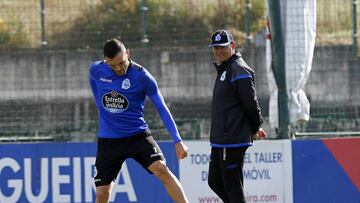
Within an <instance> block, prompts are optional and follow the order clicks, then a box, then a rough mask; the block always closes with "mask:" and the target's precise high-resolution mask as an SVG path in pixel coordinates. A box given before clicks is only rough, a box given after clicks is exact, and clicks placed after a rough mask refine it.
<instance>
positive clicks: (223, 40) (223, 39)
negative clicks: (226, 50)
mask: <svg viewBox="0 0 360 203" xmlns="http://www.w3.org/2000/svg"><path fill="white" fill-rule="evenodd" d="M231 42H234V43H235V41H234V38H233V36H232V34H231V33H230V32H229V31H227V30H218V31H216V32H214V33H213V34H212V35H211V43H210V44H209V48H210V47H215V46H219V47H225V46H227V45H229V44H230V43H231Z"/></svg>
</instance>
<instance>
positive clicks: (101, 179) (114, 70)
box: [89, 39, 188, 203]
mask: <svg viewBox="0 0 360 203" xmlns="http://www.w3.org/2000/svg"><path fill="white" fill-rule="evenodd" d="M103 51H104V57H105V60H102V61H96V62H94V63H93V64H92V65H91V67H90V74H89V81H90V86H91V89H92V92H93V95H94V97H95V101H96V106H97V108H98V116H99V132H98V148H97V155H96V163H95V167H96V170H97V174H96V176H95V178H94V180H95V185H96V202H97V203H103V202H106V203H107V202H108V201H109V197H110V193H111V188H112V182H113V181H114V180H115V178H116V177H117V175H118V173H119V171H120V169H121V165H122V164H123V162H124V161H125V160H126V159H127V158H133V159H134V160H135V161H137V162H138V163H139V164H141V165H142V166H143V167H144V168H145V169H146V170H147V171H148V172H149V173H153V174H154V175H155V176H156V177H157V178H158V179H159V180H160V181H161V182H162V183H163V184H164V186H165V188H166V190H167V192H168V194H169V195H170V197H171V198H172V199H173V200H174V201H175V202H177V203H186V202H188V200H187V198H186V196H185V193H184V190H183V188H182V186H181V185H180V182H179V180H178V179H177V178H176V177H175V176H174V174H173V173H172V172H171V171H170V170H169V168H168V167H167V166H166V163H165V158H164V155H163V154H162V152H161V149H160V148H159V146H158V144H157V143H156V142H155V140H154V139H153V137H152V136H151V133H150V130H149V127H148V124H147V123H146V121H145V119H144V101H145V97H146V96H147V97H149V98H150V100H151V101H152V103H153V104H154V106H155V107H156V109H157V111H158V112H159V114H160V117H161V119H162V121H163V123H164V125H165V127H166V128H167V130H168V132H169V133H170V136H171V137H172V139H173V141H174V144H175V150H176V155H177V157H178V159H183V158H185V157H186V156H187V151H188V148H187V146H186V145H185V144H184V143H183V142H182V139H181V137H180V135H179V132H178V130H177V128H176V125H175V122H174V119H173V118H172V116H171V114H170V112H169V109H168V108H167V106H166V104H165V102H164V99H163V97H162V95H161V93H160V91H159V89H158V86H157V83H156V81H155V79H154V78H153V76H152V75H151V74H150V73H149V72H148V71H147V70H146V69H145V68H144V67H142V66H140V65H139V64H137V63H135V62H134V61H132V60H130V58H129V57H130V53H129V50H127V49H126V48H125V46H124V44H123V43H122V42H121V41H119V40H117V39H111V40H108V41H106V42H105V44H104V49H103Z"/></svg>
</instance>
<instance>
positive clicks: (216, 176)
mask: <svg viewBox="0 0 360 203" xmlns="http://www.w3.org/2000/svg"><path fill="white" fill-rule="evenodd" d="M246 149H247V147H240V148H226V149H225V148H215V147H212V149H211V156H210V165H209V177H208V184H209V186H210V188H211V189H212V190H213V191H214V192H215V193H216V194H217V195H218V196H219V197H220V198H221V199H222V201H223V202H224V203H244V202H246V201H245V195H244V184H243V172H242V171H243V165H244V155H245V151H246Z"/></svg>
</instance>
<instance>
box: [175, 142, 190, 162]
mask: <svg viewBox="0 0 360 203" xmlns="http://www.w3.org/2000/svg"><path fill="white" fill-rule="evenodd" d="M175 151H176V156H177V158H178V159H184V158H185V157H187V155H188V152H189V148H188V147H187V146H186V145H185V144H184V142H183V141H180V142H178V143H176V144H175Z"/></svg>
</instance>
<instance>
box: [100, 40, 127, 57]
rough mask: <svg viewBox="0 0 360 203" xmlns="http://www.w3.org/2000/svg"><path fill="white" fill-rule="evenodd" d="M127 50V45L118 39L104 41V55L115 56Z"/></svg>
mask: <svg viewBox="0 0 360 203" xmlns="http://www.w3.org/2000/svg"><path fill="white" fill-rule="evenodd" d="M123 51H125V45H124V44H123V43H122V42H121V41H120V40H118V39H115V38H114V39H110V40H107V41H106V42H105V43H104V56H105V57H108V58H114V57H115V56H116V55H117V54H118V53H119V52H123Z"/></svg>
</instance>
